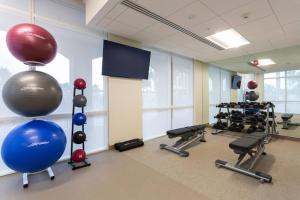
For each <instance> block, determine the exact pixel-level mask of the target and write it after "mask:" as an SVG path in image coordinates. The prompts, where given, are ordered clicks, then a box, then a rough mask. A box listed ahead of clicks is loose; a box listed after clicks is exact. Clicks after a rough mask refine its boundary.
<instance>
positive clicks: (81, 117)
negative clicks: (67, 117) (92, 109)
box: [73, 113, 86, 126]
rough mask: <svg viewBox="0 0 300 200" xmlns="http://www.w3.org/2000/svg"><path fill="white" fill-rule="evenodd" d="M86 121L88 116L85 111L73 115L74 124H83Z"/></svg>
mask: <svg viewBox="0 0 300 200" xmlns="http://www.w3.org/2000/svg"><path fill="white" fill-rule="evenodd" d="M85 123H86V116H85V114H84V113H76V114H75V115H74V116H73V124H76V125H77V126H81V125H83V124H85Z"/></svg>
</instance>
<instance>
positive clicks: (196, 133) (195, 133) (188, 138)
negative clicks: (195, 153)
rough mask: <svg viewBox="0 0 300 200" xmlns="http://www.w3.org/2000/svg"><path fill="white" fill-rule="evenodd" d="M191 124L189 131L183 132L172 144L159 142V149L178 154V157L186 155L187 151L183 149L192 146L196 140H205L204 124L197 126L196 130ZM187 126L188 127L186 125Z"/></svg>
mask: <svg viewBox="0 0 300 200" xmlns="http://www.w3.org/2000/svg"><path fill="white" fill-rule="evenodd" d="M193 127H196V126H192V127H191V131H190V132H188V133H185V134H183V135H181V136H178V137H180V139H179V140H178V141H176V143H175V144H174V145H172V146H170V145H166V144H161V145H160V149H165V150H167V151H170V152H173V153H176V154H178V155H179V156H180V157H188V156H189V152H187V151H185V150H186V149H187V148H188V147H189V146H192V145H193V144H196V143H197V142H206V140H205V133H206V131H205V126H204V125H203V126H201V127H199V128H198V129H197V130H194V129H193ZM186 128H189V127H186Z"/></svg>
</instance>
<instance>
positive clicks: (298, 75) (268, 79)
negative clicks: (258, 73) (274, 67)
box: [264, 70, 300, 114]
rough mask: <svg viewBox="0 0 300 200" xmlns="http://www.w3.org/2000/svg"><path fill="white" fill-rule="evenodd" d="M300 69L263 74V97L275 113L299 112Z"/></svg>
mask: <svg viewBox="0 0 300 200" xmlns="http://www.w3.org/2000/svg"><path fill="white" fill-rule="evenodd" d="M299 89H300V70H292V71H282V72H273V73H266V74H264V99H265V101H272V102H273V103H274V104H275V112H277V113H294V114H300V108H299V105H300V92H299Z"/></svg>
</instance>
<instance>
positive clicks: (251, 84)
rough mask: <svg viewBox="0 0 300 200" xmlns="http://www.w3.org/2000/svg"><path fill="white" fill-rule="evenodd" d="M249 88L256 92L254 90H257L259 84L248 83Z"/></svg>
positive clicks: (252, 81)
mask: <svg viewBox="0 0 300 200" xmlns="http://www.w3.org/2000/svg"><path fill="white" fill-rule="evenodd" d="M247 86H248V88H249V89H250V90H254V89H256V88H257V86H258V84H257V82H256V81H254V80H251V81H249V82H248V84H247Z"/></svg>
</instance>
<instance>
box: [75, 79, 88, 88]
mask: <svg viewBox="0 0 300 200" xmlns="http://www.w3.org/2000/svg"><path fill="white" fill-rule="evenodd" d="M74 87H75V88H76V89H78V90H83V89H85V88H86V82H85V80H83V79H82V78H78V79H76V80H75V81H74Z"/></svg>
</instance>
